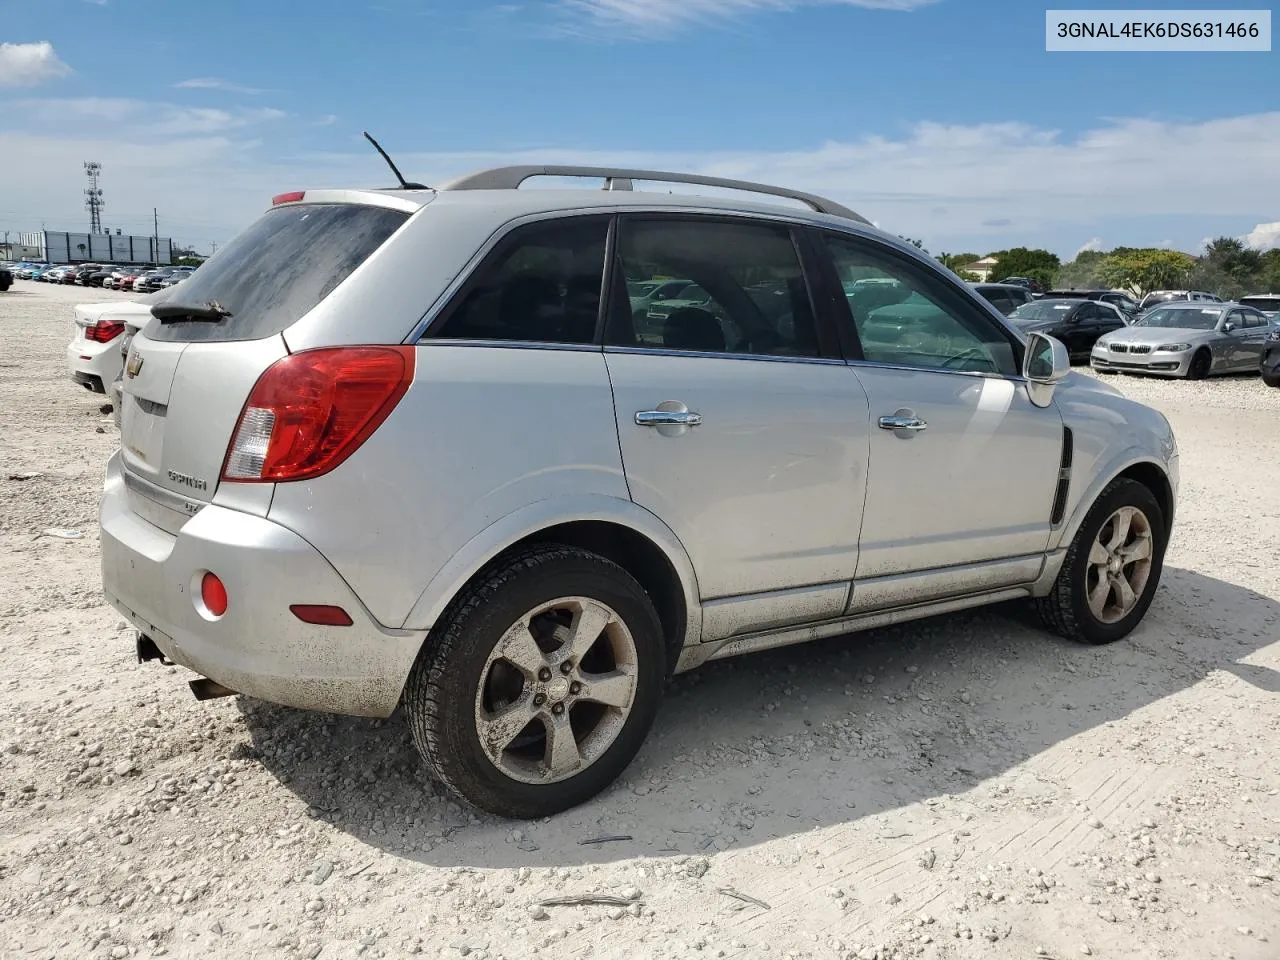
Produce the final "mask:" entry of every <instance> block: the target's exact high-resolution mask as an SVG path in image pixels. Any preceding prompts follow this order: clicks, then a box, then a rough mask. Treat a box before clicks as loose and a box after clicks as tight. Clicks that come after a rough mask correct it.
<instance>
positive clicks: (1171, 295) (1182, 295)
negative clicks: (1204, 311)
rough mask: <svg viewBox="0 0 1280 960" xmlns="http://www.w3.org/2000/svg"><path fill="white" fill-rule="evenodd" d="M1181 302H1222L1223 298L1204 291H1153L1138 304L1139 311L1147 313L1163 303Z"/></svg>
mask: <svg viewBox="0 0 1280 960" xmlns="http://www.w3.org/2000/svg"><path fill="white" fill-rule="evenodd" d="M1179 300H1187V301H1190V302H1192V303H1221V302H1222V298H1221V297H1219V296H1217V295H1215V294H1212V293H1207V292H1206V291H1204V290H1152V291H1151V292H1150V293H1148V294H1147V295H1146V296H1145V297H1143V298H1142V302H1141V303H1140V304H1138V309H1139V310H1141V311H1143V312H1146V311H1147V310H1150V309H1151V308H1152V307H1154V306H1157V305H1159V304H1161V303H1171V302H1173V301H1179Z"/></svg>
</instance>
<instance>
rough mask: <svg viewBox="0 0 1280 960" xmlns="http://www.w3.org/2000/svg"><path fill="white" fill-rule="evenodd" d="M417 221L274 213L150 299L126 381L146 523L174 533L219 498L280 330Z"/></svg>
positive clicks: (124, 443) (318, 209)
mask: <svg viewBox="0 0 1280 960" xmlns="http://www.w3.org/2000/svg"><path fill="white" fill-rule="evenodd" d="M409 216H410V214H409V212H407V211H406V210H404V209H399V208H397V209H393V208H390V207H385V206H379V205H373V204H369V203H358V202H328V203H312V202H302V203H288V204H284V205H281V206H277V207H274V208H273V209H272V210H270V211H269V212H268V213H266V214H264V215H263V216H262V217H261V218H259V219H258V220H257V221H256V222H255V223H254V224H253V225H252V226H250V227H249V228H248V229H247V230H245V231H244V232H243V233H241V234H240V235H239V236H237V237H236V238H235V239H234V240H232V241H231V242H230V243H229V244H227V245H226V246H225V247H223V248H222V249H220V250H219V251H218V253H217V254H216V255H215V256H213V257H212V258H210V259H209V261H208V262H207V263H205V264H204V265H203V266H202V267H201V268H200V269H199V270H197V271H196V272H195V273H193V274H192V275H191V277H190V278H189V279H187V280H184V281H183V282H182V283H181V284H179V285H178V286H175V287H169V288H167V289H164V290H161V291H160V292H159V293H158V294H155V295H152V296H148V297H146V298H145V302H146V303H147V305H148V306H149V307H150V308H151V309H152V311H153V314H152V317H151V319H150V320H148V321H147V323H146V325H145V326H144V327H142V329H140V330H139V331H138V332H137V333H136V334H135V335H133V337H132V339H131V342H130V344H129V352H128V355H127V356H126V358H125V364H124V375H123V377H122V383H121V410H120V438H121V449H122V456H123V460H124V468H125V485H126V487H127V488H128V489H129V491H130V502H131V504H132V506H133V509H134V510H135V512H136V513H138V514H139V515H140V516H143V517H145V518H146V519H148V520H149V521H151V522H152V523H154V524H156V525H157V526H159V527H162V528H163V529H166V530H168V531H169V532H171V533H176V532H177V530H178V529H179V528H180V527H181V526H182V524H183V523H185V522H186V520H187V519H188V518H189V517H190V516H191V515H192V514H194V513H195V512H197V511H198V510H199V509H200V507H201V506H203V505H204V504H206V503H208V502H209V501H211V500H212V499H213V497H214V494H215V492H216V491H217V488H218V481H219V477H220V474H221V471H222V465H223V461H224V459H225V457H226V454H227V447H228V445H229V443H230V441H231V438H232V434H233V432H234V430H235V428H236V423H237V421H238V420H239V417H240V413H241V410H242V409H243V407H244V404H245V400H246V399H247V398H248V396H249V394H250V392H251V391H252V389H253V386H254V384H255V383H256V382H257V380H258V378H259V376H261V374H262V373H263V371H265V370H266V369H267V368H268V367H270V366H271V364H272V363H274V362H275V361H277V360H279V359H281V358H282V357H284V356H286V355H287V354H288V348H287V346H286V344H285V340H284V337H283V336H282V334H283V332H284V331H285V330H286V329H287V328H288V327H290V326H291V325H292V324H293V323H295V322H296V321H297V320H298V319H300V318H301V317H302V316H304V315H305V314H306V313H308V312H309V311H310V310H311V309H312V308H314V307H315V306H316V305H317V304H319V303H320V302H321V301H323V300H324V299H325V298H326V297H327V296H329V294H330V293H332V292H333V290H334V289H335V288H336V287H337V286H338V285H339V284H341V283H342V282H343V281H344V280H345V279H346V278H347V277H348V276H349V275H350V274H351V273H352V272H353V271H354V270H355V269H356V268H357V267H359V266H360V265H361V264H362V263H364V261H365V260H367V259H368V258H369V257H370V256H371V255H372V254H373V253H374V252H375V251H376V250H377V249H378V248H379V247H381V246H382V245H383V244H384V243H385V242H386V241H387V239H388V238H389V237H390V236H391V235H392V234H393V233H394V232H395V231H396V230H397V229H399V228H400V227H401V226H402V225H403V224H404V222H405V221H406V220H407V219H408V217H409Z"/></svg>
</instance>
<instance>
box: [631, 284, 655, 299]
mask: <svg viewBox="0 0 1280 960" xmlns="http://www.w3.org/2000/svg"><path fill="white" fill-rule="evenodd" d="M657 289H658V285H657V284H656V283H652V282H649V283H646V282H644V281H640V280H628V281H627V296H630V297H647V296H648V295H649V294H651V293H653V291H655V290H657Z"/></svg>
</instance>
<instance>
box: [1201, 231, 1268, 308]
mask: <svg viewBox="0 0 1280 960" xmlns="http://www.w3.org/2000/svg"><path fill="white" fill-rule="evenodd" d="M1263 267H1264V261H1263V258H1262V253H1261V252H1260V251H1258V250H1254V249H1253V248H1251V247H1246V246H1245V245H1244V243H1243V242H1242V241H1240V240H1237V239H1236V238H1235V237H1218V238H1217V239H1216V240H1211V241H1209V243H1207V244H1205V253H1204V256H1203V257H1201V258H1200V262H1199V263H1198V264H1197V265H1196V268H1195V269H1194V270H1193V271H1192V273H1191V282H1192V283H1193V284H1194V285H1195V287H1196V289H1203V290H1208V291H1210V292H1211V293H1216V294H1218V295H1219V296H1220V297H1224V298H1227V299H1231V300H1234V299H1235V298H1236V297H1241V296H1244V295H1245V294H1247V293H1257V292H1259V291H1260V289H1261V288H1262V287H1263V286H1265V284H1266V278H1265V277H1264V276H1263Z"/></svg>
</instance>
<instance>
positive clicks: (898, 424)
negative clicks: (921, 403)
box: [880, 416, 929, 430]
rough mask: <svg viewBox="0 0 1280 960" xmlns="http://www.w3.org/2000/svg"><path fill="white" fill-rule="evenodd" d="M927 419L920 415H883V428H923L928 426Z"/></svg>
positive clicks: (881, 426)
mask: <svg viewBox="0 0 1280 960" xmlns="http://www.w3.org/2000/svg"><path fill="white" fill-rule="evenodd" d="M928 426H929V424H927V423H926V422H925V421H923V420H921V419H920V418H919V417H900V416H894V417H881V418H880V429H881V430H923V429H925V428H926V427H928Z"/></svg>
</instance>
